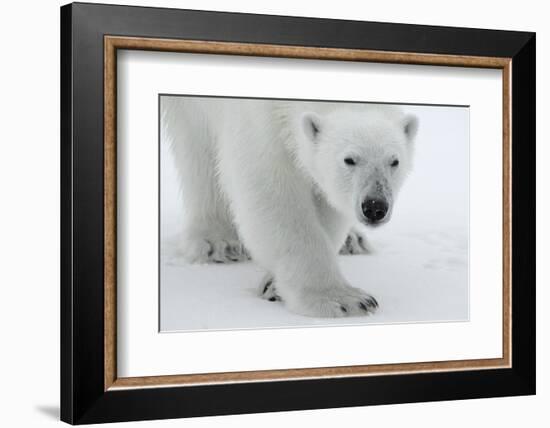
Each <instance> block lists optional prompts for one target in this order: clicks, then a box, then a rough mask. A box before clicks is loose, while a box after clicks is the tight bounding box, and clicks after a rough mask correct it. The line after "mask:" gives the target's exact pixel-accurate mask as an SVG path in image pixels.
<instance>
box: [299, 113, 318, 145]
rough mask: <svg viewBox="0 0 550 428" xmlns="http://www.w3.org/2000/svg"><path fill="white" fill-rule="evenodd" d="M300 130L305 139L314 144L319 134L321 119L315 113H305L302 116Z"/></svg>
mask: <svg viewBox="0 0 550 428" xmlns="http://www.w3.org/2000/svg"><path fill="white" fill-rule="evenodd" d="M302 128H303V129H304V133H305V134H306V137H308V138H309V139H310V140H311V141H313V142H316V141H317V138H318V137H319V133H320V132H321V118H320V117H319V116H317V115H316V114H315V113H305V114H304V115H303V116H302Z"/></svg>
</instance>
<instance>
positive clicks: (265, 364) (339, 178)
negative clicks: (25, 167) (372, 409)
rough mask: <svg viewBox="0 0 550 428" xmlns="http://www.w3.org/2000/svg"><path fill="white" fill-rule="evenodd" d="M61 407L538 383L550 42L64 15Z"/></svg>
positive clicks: (210, 404) (66, 411) (163, 12)
mask: <svg viewBox="0 0 550 428" xmlns="http://www.w3.org/2000/svg"><path fill="white" fill-rule="evenodd" d="M61 196H62V206H61V214H62V218H61V224H62V227H61V229H62V233H61V244H62V245H61V248H62V250H61V251H62V257H61V259H62V263H61V277H62V280H61V418H62V420H63V421H65V422H68V423H71V424H85V423H98V422H116V421H130V420H145V419H162V418H179V417H190V416H202V415H223V414H236V413H252V412H271V411H282V410H299V409H315V408H327V407H344V406H364V405H374V404H389V403H406V402H418V401H435V400H452V399H465V398H481V397H496V396H511V395H527V394H534V393H535V35H534V34H533V33H527V32H511V31H496V30H482V29H466V28H448V27H434V26H418V25H407V24H391V23H372V22H357V21H340V20H328V19H313V18H299V17H283V16H266V15H249V14H233V13H219V12H205V11H192V10H176V9H160V8H141V7H128V6H113V5H94V4H79V3H75V4H70V5H67V6H63V7H62V8H61Z"/></svg>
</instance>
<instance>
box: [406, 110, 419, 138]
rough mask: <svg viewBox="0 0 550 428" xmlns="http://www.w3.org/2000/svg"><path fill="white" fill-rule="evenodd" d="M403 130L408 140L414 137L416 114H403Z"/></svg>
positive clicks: (416, 125)
mask: <svg viewBox="0 0 550 428" xmlns="http://www.w3.org/2000/svg"><path fill="white" fill-rule="evenodd" d="M403 131H405V135H406V136H407V139H408V140H409V141H412V140H413V139H414V137H415V136H416V132H417V131H418V119H417V118H416V116H413V115H412V114H408V115H406V116H405V119H404V120H403Z"/></svg>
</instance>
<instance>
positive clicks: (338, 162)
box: [161, 97, 416, 316]
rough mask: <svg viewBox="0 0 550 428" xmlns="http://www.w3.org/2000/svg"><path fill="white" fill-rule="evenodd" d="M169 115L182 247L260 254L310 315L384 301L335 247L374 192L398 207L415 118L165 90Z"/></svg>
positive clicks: (190, 257)
mask: <svg viewBox="0 0 550 428" xmlns="http://www.w3.org/2000/svg"><path fill="white" fill-rule="evenodd" d="M162 125H163V126H162V129H161V138H162V140H163V141H166V142H168V143H169V144H170V145H171V147H172V150H173V154H174V157H175V161H176V167H177V169H178V172H179V176H180V179H181V186H182V191H183V201H184V208H185V216H184V218H183V232H182V236H181V239H180V245H179V254H180V256H181V257H183V258H184V259H185V260H186V261H189V262H208V261H221V262H224V261H231V260H242V259H245V258H247V257H248V255H249V254H250V255H251V257H252V258H253V260H254V261H255V262H256V263H258V264H259V265H260V266H262V267H263V268H265V269H266V270H267V271H268V273H269V274H268V275H269V277H270V278H274V284H276V290H277V297H279V296H280V298H281V299H282V300H283V301H284V302H285V304H286V305H287V307H288V308H289V309H290V310H292V311H294V312H297V313H300V314H304V315H310V316H349V315H361V314H366V313H368V312H371V311H373V310H374V309H375V308H376V307H377V304H375V303H376V301H375V300H374V299H373V298H372V297H371V296H369V295H368V294H366V293H365V292H364V291H362V290H361V289H358V288H353V287H351V285H349V284H348V283H347V281H346V279H345V278H344V277H343V275H342V273H341V272H340V269H339V267H338V263H337V254H338V250H339V249H340V248H341V247H342V244H343V243H344V241H345V239H346V236H347V234H348V232H349V231H350V229H351V228H352V226H353V225H354V224H357V223H358V221H360V220H362V214H361V202H362V201H363V200H364V198H365V197H366V196H367V195H369V194H371V193H372V192H375V191H376V192H378V193H380V192H382V193H383V194H384V195H385V196H387V199H388V201H389V202H390V205H391V202H392V201H393V199H394V197H395V195H396V193H397V190H398V188H399V187H400V185H401V183H402V182H403V179H404V177H405V175H406V173H407V171H409V170H410V168H411V158H412V140H413V137H414V134H415V131H416V120H415V119H414V118H413V117H411V116H407V115H405V114H404V113H403V112H402V111H401V110H400V109H398V108H396V107H391V106H385V105H366V104H361V105H358V104H343V103H338V104H332V103H331V104H329V103H317V102H315V103H310V102H284V101H269V100H240V99H214V98H211V99H209V98H189V97H165V98H163V99H162ZM350 156H352V157H353V158H354V160H356V165H354V166H351V167H350V166H349V165H347V164H346V163H345V162H344V159H345V158H346V157H350ZM393 159H399V166H398V167H391V166H390V163H391V162H392V160H393ZM375 183H378V184H377V185H376V186H377V187H376V189H375V188H374V186H375ZM380 183H382V184H380ZM390 210H391V208H390ZM363 220H364V219H363ZM241 243H244V246H243V245H242V244H241ZM245 248H246V249H245Z"/></svg>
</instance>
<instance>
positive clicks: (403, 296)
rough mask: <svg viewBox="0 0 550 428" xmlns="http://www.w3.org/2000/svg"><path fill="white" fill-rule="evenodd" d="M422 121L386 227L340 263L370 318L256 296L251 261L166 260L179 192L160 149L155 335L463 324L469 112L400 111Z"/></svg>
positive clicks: (372, 232) (371, 234)
mask: <svg viewBox="0 0 550 428" xmlns="http://www.w3.org/2000/svg"><path fill="white" fill-rule="evenodd" d="M403 108H404V109H405V110H406V111H408V112H411V113H414V114H416V115H417V116H418V118H419V122H420V128H419V133H418V137H417V140H416V155H415V167H414V170H413V172H412V173H411V175H410V177H409V178H408V180H407V182H406V183H405V185H404V186H403V189H402V191H401V193H400V195H399V197H398V199H397V202H396V205H395V207H394V213H393V218H392V220H391V221H390V223H388V224H387V225H385V226H382V227H380V228H377V229H375V230H372V229H370V230H365V233H366V236H367V239H368V240H369V243H370V246H371V247H372V248H374V252H373V253H372V254H369V255H352V256H340V263H341V266H342V271H343V272H344V275H345V276H346V277H347V278H348V279H349V281H350V283H351V284H352V285H354V286H356V287H361V288H364V289H365V290H367V291H368V292H369V293H370V294H372V295H374V296H375V297H376V299H377V300H378V302H379V303H380V308H379V310H378V312H377V313H376V314H374V315H371V316H367V317H355V318H340V319H321V318H309V317H303V316H300V315H296V314H292V313H290V312H289V311H287V310H286V309H285V307H284V305H283V304H282V303H280V302H268V301H265V300H262V299H260V298H259V297H258V294H257V290H258V284H259V282H260V280H261V278H262V277H263V274H264V273H263V271H262V270H261V268H260V267H258V266H257V265H255V264H254V263H253V262H247V263H238V264H232V265H219V264H215V265H187V266H174V265H170V264H169V263H167V259H168V257H165V254H166V251H169V250H168V246H167V243H169V242H170V240H172V239H173V238H174V236H175V235H176V233H177V231H178V218H179V217H180V216H181V212H180V206H181V202H180V199H179V198H180V197H181V196H180V195H179V192H178V187H177V181H176V176H175V171H174V167H173V164H172V162H173V161H172V159H171V156H170V153H169V152H168V150H167V149H166V147H161V248H162V249H163V251H161V263H160V323H161V325H160V328H161V330H162V331H182V330H202V329H213V330H220V329H239V328H280V327H303V326H321V325H329V324H331V325H334V324H347V325H349V324H360V323H361V324H362V323H376V324H380V323H404V322H444V321H458V320H467V319H468V292H469V288H468V217H469V180H468V176H469V168H468V164H469V163H468V160H469V150H468V141H469V112H468V109H467V108H464V107H440V106H404V107H403Z"/></svg>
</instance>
